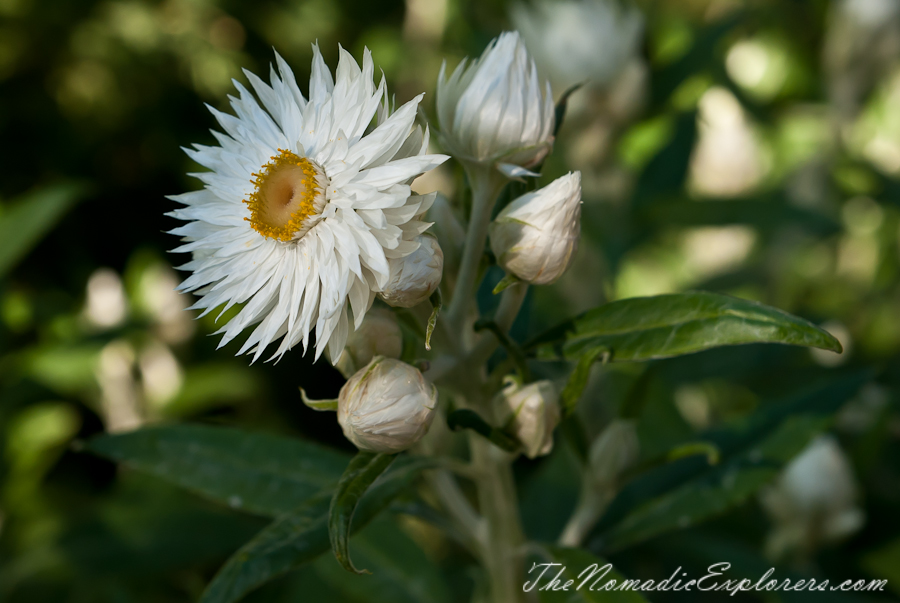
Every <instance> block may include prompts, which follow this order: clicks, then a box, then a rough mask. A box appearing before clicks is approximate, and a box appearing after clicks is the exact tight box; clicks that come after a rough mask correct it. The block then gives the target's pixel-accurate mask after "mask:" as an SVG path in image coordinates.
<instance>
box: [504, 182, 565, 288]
mask: <svg viewBox="0 0 900 603" xmlns="http://www.w3.org/2000/svg"><path fill="white" fill-rule="evenodd" d="M490 234H491V249H492V250H493V251H494V255H495V256H496V257H497V262H498V263H499V264H500V265H501V266H502V267H503V269H504V270H506V271H507V272H509V273H512V274H513V275H515V276H516V277H517V278H519V279H521V280H523V281H526V282H529V283H532V284H535V285H547V284H550V283H552V282H554V281H555V280H556V279H558V278H559V277H560V276H562V274H563V273H564V272H565V271H566V269H567V268H568V267H569V264H571V263H572V258H574V257H575V251H576V250H577V249H578V237H579V236H580V234H581V172H572V173H569V174H567V175H565V176H563V177H561V178H557V179H556V180H554V181H553V182H551V183H550V184H548V185H547V186H545V187H544V188H542V189H538V190H536V191H534V192H532V193H527V194H525V195H522V196H521V197H519V198H518V199H516V200H515V201H513V202H512V203H510V204H509V205H507V206H506V207H505V208H503V211H501V212H500V214H499V215H498V216H497V218H496V219H495V220H494V221H493V222H492V223H491V227H490Z"/></svg>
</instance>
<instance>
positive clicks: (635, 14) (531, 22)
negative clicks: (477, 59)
mask: <svg viewBox="0 0 900 603" xmlns="http://www.w3.org/2000/svg"><path fill="white" fill-rule="evenodd" d="M511 16H512V20H513V23H514V24H515V25H516V29H518V30H519V31H520V32H521V33H522V38H523V39H524V40H525V45H526V46H528V50H530V51H531V53H532V54H533V55H534V58H535V60H536V62H537V64H538V67H540V68H541V69H542V70H543V72H544V73H547V74H549V75H550V77H551V79H552V80H553V84H554V85H555V86H556V85H558V86H563V87H565V88H568V87H570V86H574V85H575V84H580V83H585V84H587V85H588V86H592V85H593V86H597V87H605V86H607V85H609V84H610V83H612V81H613V80H614V79H615V78H616V77H617V76H618V75H619V73H620V72H621V71H622V69H623V68H624V67H625V66H626V65H628V63H629V61H630V60H631V59H632V57H634V56H635V55H636V54H637V53H638V51H639V48H640V44H641V37H642V34H643V25H644V20H643V17H642V16H641V13H640V11H639V10H638V9H637V8H636V7H635V6H634V5H632V4H629V3H627V2H626V3H623V2H621V1H620V0H562V1H554V0H538V2H536V3H529V4H525V3H521V4H514V5H513V7H512V11H511Z"/></svg>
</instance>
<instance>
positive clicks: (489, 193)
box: [447, 166, 506, 330]
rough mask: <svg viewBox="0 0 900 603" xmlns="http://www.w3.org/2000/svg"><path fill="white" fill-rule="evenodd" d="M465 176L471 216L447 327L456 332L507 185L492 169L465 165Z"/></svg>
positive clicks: (470, 298) (471, 297)
mask: <svg viewBox="0 0 900 603" xmlns="http://www.w3.org/2000/svg"><path fill="white" fill-rule="evenodd" d="M466 174H467V175H468V177H469V183H470V184H471V186H472V213H471V215H470V216H469V224H468V228H467V232H466V243H465V247H464V248H463V255H462V259H461V260H460V267H459V275H458V276H457V279H456V288H455V290H454V291H453V298H452V299H451V301H450V305H449V308H448V310H447V324H448V326H449V327H450V328H451V329H457V330H459V329H461V328H462V326H463V321H464V320H465V318H466V314H467V313H468V311H469V309H470V308H471V305H472V304H473V303H474V301H475V285H476V280H477V278H478V268H479V266H480V264H481V258H482V256H483V255H484V245H485V241H486V240H487V232H488V226H489V225H490V221H491V211H492V210H493V209H494V201H496V199H497V195H499V194H500V191H501V190H502V189H503V186H504V185H505V184H506V180H505V178H504V177H503V175H502V174H500V173H499V172H498V171H497V170H494V169H492V168H484V167H468V166H467V168H466Z"/></svg>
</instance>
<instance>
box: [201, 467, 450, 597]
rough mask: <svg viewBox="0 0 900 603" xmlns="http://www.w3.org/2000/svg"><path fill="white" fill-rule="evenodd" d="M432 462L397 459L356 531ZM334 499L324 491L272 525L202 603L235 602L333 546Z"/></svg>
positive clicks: (356, 520)
mask: <svg viewBox="0 0 900 603" xmlns="http://www.w3.org/2000/svg"><path fill="white" fill-rule="evenodd" d="M433 465H434V463H433V461H432V460H431V459H422V458H409V457H406V458H402V459H400V460H398V461H397V462H396V463H395V464H394V465H393V466H392V467H391V468H390V469H389V470H388V471H387V472H386V473H384V474H383V475H382V476H381V478H380V479H378V480H377V481H376V482H375V483H374V484H373V485H372V487H371V488H369V489H368V491H367V492H366V493H365V496H363V498H362V501H360V503H359V506H358V508H357V510H356V513H355V514H354V516H353V523H352V525H351V526H350V529H351V531H352V532H356V531H357V530H360V529H362V528H363V527H365V526H366V525H367V524H368V523H369V522H370V521H371V520H372V519H373V518H374V517H375V516H376V515H378V513H380V512H381V511H382V510H383V509H384V508H385V507H387V505H389V504H390V502H391V501H392V500H394V498H396V497H397V495H399V494H400V493H401V492H403V491H404V490H406V489H407V488H408V487H409V486H410V484H411V483H412V482H413V480H414V479H415V478H416V477H418V475H419V473H420V472H421V471H422V470H423V469H427V468H429V467H432V466H433ZM331 498H332V495H331V493H330V492H322V493H320V494H318V495H316V496H314V497H312V498H310V499H308V500H307V501H306V502H304V503H303V504H301V505H300V506H299V507H297V508H296V509H294V510H293V511H291V512H289V513H286V514H285V515H283V516H281V517H279V518H278V519H276V520H275V521H274V522H272V523H271V524H270V525H269V526H268V527H266V528H265V529H264V530H262V531H261V532H260V533H259V534H257V535H256V537H255V538H253V540H251V541H250V542H248V543H247V544H245V545H244V546H243V547H241V549H240V550H239V551H237V552H236V553H235V554H234V555H232V556H231V558H230V559H229V560H228V561H227V562H226V563H225V565H224V566H222V568H221V569H220V570H219V572H218V573H217V574H216V576H215V578H213V580H212V582H210V584H209V586H207V588H206V591H205V592H204V593H203V597H202V599H201V603H233V602H234V601H237V600H239V599H240V598H241V597H243V596H244V595H246V594H247V593H248V592H250V591H251V590H253V589H255V588H258V587H259V586H262V585H263V584H265V583H266V582H268V581H270V580H272V579H274V578H276V577H278V576H280V575H282V574H284V573H286V572H288V571H291V570H293V569H296V568H297V567H299V566H301V565H302V564H304V563H307V562H309V561H311V560H313V559H315V558H316V557H318V556H319V555H321V554H322V553H325V552H326V551H328V549H329V546H330V540H329V534H328V524H329V508H330V506H331Z"/></svg>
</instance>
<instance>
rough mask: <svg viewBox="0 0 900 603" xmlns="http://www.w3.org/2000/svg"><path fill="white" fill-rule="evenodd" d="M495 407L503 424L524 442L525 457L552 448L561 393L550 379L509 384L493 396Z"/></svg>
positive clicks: (544, 452) (536, 454)
mask: <svg viewBox="0 0 900 603" xmlns="http://www.w3.org/2000/svg"><path fill="white" fill-rule="evenodd" d="M494 409H495V413H496V416H497V417H498V418H499V420H500V422H501V425H504V426H506V429H507V431H509V432H510V433H511V434H513V435H514V436H515V437H516V439H517V440H519V442H521V443H522V447H523V451H524V453H525V456H527V457H528V458H530V459H533V458H537V457H539V456H543V455H545V454H549V453H550V451H551V450H552V449H553V430H554V429H556V425H557V424H558V423H559V396H558V394H557V393H556V388H554V387H553V384H552V383H551V382H550V381H536V382H535V383H529V384H528V385H524V386H523V385H519V384H517V383H515V382H513V383H510V384H509V385H508V386H507V387H506V388H504V389H503V391H501V392H500V393H499V394H498V395H497V396H495V397H494Z"/></svg>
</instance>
